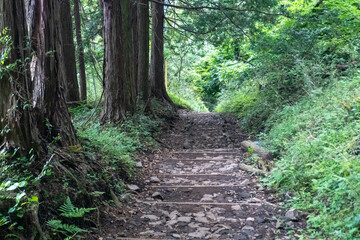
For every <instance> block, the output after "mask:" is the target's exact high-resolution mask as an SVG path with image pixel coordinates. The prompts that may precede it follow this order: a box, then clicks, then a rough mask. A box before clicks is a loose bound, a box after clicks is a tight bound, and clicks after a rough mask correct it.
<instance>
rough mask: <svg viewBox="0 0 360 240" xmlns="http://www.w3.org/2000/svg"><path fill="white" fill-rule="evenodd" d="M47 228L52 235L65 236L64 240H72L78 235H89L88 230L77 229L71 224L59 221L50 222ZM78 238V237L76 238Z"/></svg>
mask: <svg viewBox="0 0 360 240" xmlns="http://www.w3.org/2000/svg"><path fill="white" fill-rule="evenodd" d="M47 226H48V227H49V228H50V229H51V231H52V232H53V233H54V234H57V233H60V234H63V235H65V236H66V238H65V239H64V240H70V239H73V238H74V237H75V236H76V235H78V234H79V233H89V231H88V230H85V229H82V228H79V227H77V226H76V225H73V224H64V223H62V221H61V220H50V221H48V222H47ZM78 237H79V236H78Z"/></svg>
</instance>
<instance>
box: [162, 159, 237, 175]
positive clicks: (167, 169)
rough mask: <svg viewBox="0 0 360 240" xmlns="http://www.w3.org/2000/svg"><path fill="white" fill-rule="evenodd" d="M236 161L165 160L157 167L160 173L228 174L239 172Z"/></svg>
mask: <svg viewBox="0 0 360 240" xmlns="http://www.w3.org/2000/svg"><path fill="white" fill-rule="evenodd" d="M239 171H240V169H239V166H238V164H237V162H236V161H234V160H228V161H217V160H214V161H187V162H185V161H184V162H181V161H180V162H177V161H173V162H170V161H169V162H166V163H163V164H162V165H161V166H160V168H159V173H160V174H174V175H176V174H195V173H197V174H211V173H216V174H230V173H237V172H239Z"/></svg>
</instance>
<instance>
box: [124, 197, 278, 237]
mask: <svg viewBox="0 0 360 240" xmlns="http://www.w3.org/2000/svg"><path fill="white" fill-rule="evenodd" d="M152 205H153V204H152ZM249 208H251V209H250V210H249ZM146 209H148V210H149V211H146V212H144V211H142V209H140V212H139V214H137V215H136V218H137V219H139V220H138V221H139V222H140V221H142V222H143V224H141V225H140V226H139V227H138V228H140V229H141V232H140V233H139V234H140V235H141V236H147V237H159V236H155V234H162V237H161V238H162V239H254V238H248V237H249V236H255V235H254V234H255V232H256V234H257V235H256V237H257V238H256V239H275V238H274V236H272V235H273V234H274V233H275V230H276V229H275V224H276V219H275V218H274V217H273V216H272V215H271V213H269V212H268V210H266V209H264V208H263V206H262V205H261V204H260V205H259V204H255V203H253V204H251V203H247V202H243V203H241V204H240V203H236V204H212V205H211V204H206V205H205V204H204V203H186V202H184V203H183V204H182V205H179V203H175V205H174V203H170V202H167V203H166V204H164V205H153V207H151V208H146ZM246 226H248V227H246ZM155 229H156V230H155ZM153 230H155V231H153ZM248 230H249V231H250V233H249V232H247V231H248ZM197 232H198V233H204V234H200V235H197V234H196V233H197ZM126 234H127V236H133V235H132V234H133V232H132V231H131V230H129V232H127V233H126ZM146 234H148V235H146ZM174 234H176V235H174ZM178 235H180V236H181V238H178ZM174 236H176V237H175V238H174Z"/></svg>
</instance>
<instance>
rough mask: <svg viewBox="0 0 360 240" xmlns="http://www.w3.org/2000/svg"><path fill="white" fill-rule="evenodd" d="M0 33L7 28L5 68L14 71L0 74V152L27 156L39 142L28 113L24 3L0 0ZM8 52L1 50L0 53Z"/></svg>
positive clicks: (28, 82) (28, 85) (29, 100)
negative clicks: (17, 150)
mask: <svg viewBox="0 0 360 240" xmlns="http://www.w3.org/2000/svg"><path fill="white" fill-rule="evenodd" d="M0 12H1V14H0V32H1V31H2V30H3V29H4V28H8V29H9V30H8V32H7V35H8V36H9V37H10V38H11V46H9V47H10V50H9V53H8V58H7V60H6V61H5V63H4V65H5V66H9V65H13V64H14V67H13V68H14V69H13V68H11V69H10V70H9V71H6V72H2V73H1V74H0V150H2V149H5V150H10V151H11V150H14V149H15V148H19V149H20V151H21V152H22V153H25V154H26V153H28V152H29V151H30V149H31V148H32V147H34V148H36V149H35V150H39V149H38V148H37V147H38V146H40V139H39V136H38V134H37V128H36V125H35V122H34V117H33V115H32V113H31V107H30V106H29V105H30V104H31V99H32V85H31V81H30V72H29V71H28V69H25V68H26V67H27V65H26V58H28V57H29V56H30V54H29V53H30V52H29V51H28V50H26V49H27V46H26V40H27V28H26V20H25V19H26V14H25V6H24V1H7V0H0ZM4 51H8V49H5V48H3V49H1V52H0V54H1V55H3V54H4Z"/></svg>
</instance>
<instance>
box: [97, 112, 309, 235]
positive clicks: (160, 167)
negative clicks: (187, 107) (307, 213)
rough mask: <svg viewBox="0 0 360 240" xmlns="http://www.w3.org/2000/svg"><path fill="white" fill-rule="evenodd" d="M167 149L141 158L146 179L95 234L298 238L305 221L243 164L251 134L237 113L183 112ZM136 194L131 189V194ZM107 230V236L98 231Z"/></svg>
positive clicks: (169, 136)
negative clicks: (239, 122) (242, 167)
mask: <svg viewBox="0 0 360 240" xmlns="http://www.w3.org/2000/svg"><path fill="white" fill-rule="evenodd" d="M180 115H181V118H180V120H179V121H178V122H177V123H176V127H175V128H173V129H172V130H171V131H170V132H168V133H167V134H166V135H164V137H163V142H164V144H165V145H167V149H168V150H166V149H165V150H164V151H162V152H161V154H158V155H156V156H153V157H151V158H150V160H143V161H142V162H141V163H140V162H139V163H138V167H139V168H142V167H143V168H144V171H145V173H146V174H145V175H146V176H147V177H146V179H145V181H144V182H145V183H137V184H136V185H129V186H128V187H129V190H130V191H131V192H133V195H132V199H131V200H129V203H128V205H127V206H126V208H124V210H123V212H122V217H119V216H116V214H114V219H113V220H112V221H109V222H108V224H107V225H106V226H104V233H103V234H101V235H99V236H97V239H119V240H120V239H238V240H247V239H297V238H298V237H297V236H298V235H297V230H298V229H301V228H303V227H304V219H303V217H301V216H300V215H301V214H299V213H298V212H297V211H296V210H290V211H289V209H284V208H283V207H282V206H283V204H282V203H281V201H280V200H279V197H278V196H276V195H274V194H271V193H269V192H268V191H267V190H266V189H265V188H264V187H262V186H261V185H260V184H259V183H258V178H257V177H256V176H252V175H251V174H250V173H247V172H244V171H242V170H240V169H239V167H238V162H239V160H240V161H241V159H242V158H243V157H244V156H243V152H242V151H241V150H240V142H241V141H243V140H245V139H247V136H246V135H244V134H243V133H241V132H240V131H239V129H240V128H239V126H238V125H237V121H236V120H235V119H234V118H231V117H229V116H224V115H219V114H213V113H193V112H185V111H183V112H181V113H180ZM129 196H130V195H129ZM100 236H101V237H100Z"/></svg>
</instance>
